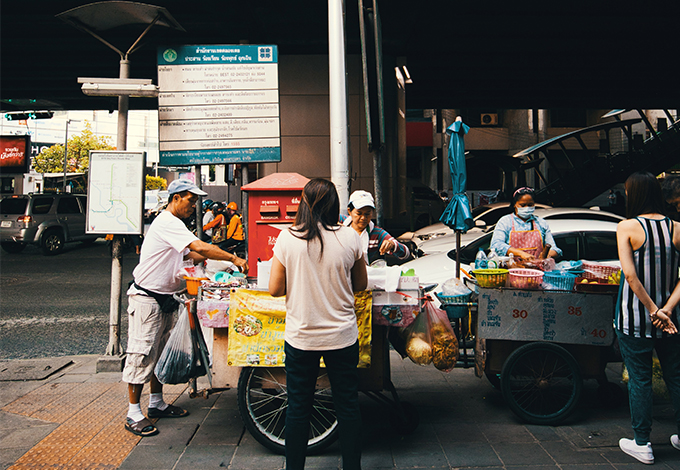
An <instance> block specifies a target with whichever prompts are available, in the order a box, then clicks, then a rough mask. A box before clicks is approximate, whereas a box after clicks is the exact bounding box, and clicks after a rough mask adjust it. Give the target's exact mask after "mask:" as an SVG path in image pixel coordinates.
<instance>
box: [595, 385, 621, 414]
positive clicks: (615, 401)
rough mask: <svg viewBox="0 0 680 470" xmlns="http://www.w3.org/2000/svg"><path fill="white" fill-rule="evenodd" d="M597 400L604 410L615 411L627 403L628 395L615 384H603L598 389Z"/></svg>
mask: <svg viewBox="0 0 680 470" xmlns="http://www.w3.org/2000/svg"><path fill="white" fill-rule="evenodd" d="M597 400H598V401H599V402H600V405H601V406H602V407H603V408H608V409H614V408H618V407H619V406H622V405H623V404H625V403H626V401H627V400H626V393H625V392H624V391H623V389H622V388H621V387H619V386H618V385H617V384H615V383H611V382H603V383H601V384H600V386H599V387H597Z"/></svg>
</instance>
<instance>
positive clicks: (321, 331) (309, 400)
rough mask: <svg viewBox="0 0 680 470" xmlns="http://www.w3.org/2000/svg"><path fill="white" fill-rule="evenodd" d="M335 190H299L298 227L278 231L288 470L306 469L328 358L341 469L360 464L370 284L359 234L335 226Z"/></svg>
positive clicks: (274, 270)
mask: <svg viewBox="0 0 680 470" xmlns="http://www.w3.org/2000/svg"><path fill="white" fill-rule="evenodd" d="M339 204H340V203H339V199H338V193H337V191H336V189H335V185H334V184H333V183H331V182H330V181H328V180H325V179H319V178H317V179H313V180H311V181H309V182H308V183H307V184H306V185H305V187H304V189H303V191H302V201H301V202H300V205H299V208H298V213H297V217H296V218H295V224H294V226H293V227H291V228H290V229H288V230H283V231H281V234H280V235H279V237H278V239H277V240H276V245H275V246H274V256H273V258H272V267H271V273H270V278H269V293H270V294H271V295H273V296H282V295H285V296H286V312H287V313H286V331H285V343H284V352H285V354H286V364H285V366H286V380H287V387H288V409H287V411H286V444H285V445H286V470H301V469H303V468H304V467H305V458H306V454H307V443H308V439H309V428H310V414H311V412H312V409H313V403H314V389H315V384H316V380H317V376H318V372H319V361H320V359H321V358H322V357H323V360H324V363H325V365H326V372H327V373H328V377H329V379H330V383H331V390H332V394H333V403H334V405H335V411H336V414H337V419H338V426H339V431H340V447H341V449H342V468H343V469H344V470H359V469H361V439H362V430H361V412H360V410H359V396H358V389H359V378H358V374H357V364H358V362H359V342H358V338H359V336H358V334H359V331H358V327H357V319H356V315H355V313H354V294H353V292H355V291H361V290H364V289H366V285H367V282H368V279H367V272H366V263H365V262H364V252H363V248H362V244H361V240H360V238H359V235H358V234H357V233H356V232H355V231H354V230H352V229H351V228H349V227H344V226H342V225H338V211H339V208H340V206H339Z"/></svg>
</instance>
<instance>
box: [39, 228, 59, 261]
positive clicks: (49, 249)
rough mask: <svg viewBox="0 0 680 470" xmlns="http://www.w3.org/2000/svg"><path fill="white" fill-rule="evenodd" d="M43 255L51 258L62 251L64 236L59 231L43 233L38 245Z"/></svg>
mask: <svg viewBox="0 0 680 470" xmlns="http://www.w3.org/2000/svg"><path fill="white" fill-rule="evenodd" d="M40 248H41V249H42V252H43V255H45V256H53V255H56V254H59V253H61V251H62V250H63V249H64V235H62V233H61V232H60V231H59V230H56V229H52V230H48V231H47V232H45V234H44V235H43V236H42V240H41V243H40Z"/></svg>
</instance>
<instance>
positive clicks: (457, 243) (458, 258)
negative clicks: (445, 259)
mask: <svg viewBox="0 0 680 470" xmlns="http://www.w3.org/2000/svg"><path fill="white" fill-rule="evenodd" d="M456 279H460V230H456Z"/></svg>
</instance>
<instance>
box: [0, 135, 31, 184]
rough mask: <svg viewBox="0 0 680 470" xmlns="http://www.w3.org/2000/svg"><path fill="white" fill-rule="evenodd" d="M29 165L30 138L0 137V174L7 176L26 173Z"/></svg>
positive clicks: (22, 136)
mask: <svg viewBox="0 0 680 470" xmlns="http://www.w3.org/2000/svg"><path fill="white" fill-rule="evenodd" d="M30 163H31V137H30V136H28V135H9V136H8V135H3V136H0V174H3V175H9V174H23V173H28V168H29V165H30Z"/></svg>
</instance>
